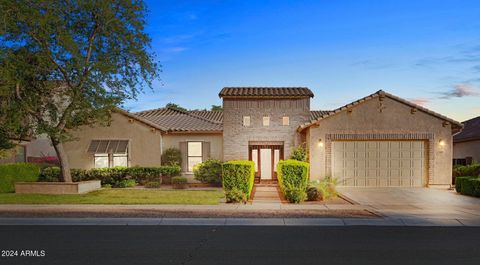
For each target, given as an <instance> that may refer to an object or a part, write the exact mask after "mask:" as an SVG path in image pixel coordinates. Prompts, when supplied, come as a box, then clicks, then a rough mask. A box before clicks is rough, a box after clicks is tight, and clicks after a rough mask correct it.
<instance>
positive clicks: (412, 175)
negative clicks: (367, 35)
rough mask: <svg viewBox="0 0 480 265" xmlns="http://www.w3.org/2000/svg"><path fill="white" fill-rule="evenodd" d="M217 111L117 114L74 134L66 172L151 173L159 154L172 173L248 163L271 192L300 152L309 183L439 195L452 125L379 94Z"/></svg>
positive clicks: (233, 94)
mask: <svg viewBox="0 0 480 265" xmlns="http://www.w3.org/2000/svg"><path fill="white" fill-rule="evenodd" d="M219 96H220V97H221V98H222V99H223V111H181V110H177V109H171V108H160V109H153V110H147V111H142V112H137V113H130V112H127V111H124V110H117V111H116V112H115V113H113V116H112V122H111V125H110V126H108V127H101V126H94V127H82V128H80V129H79V130H76V131H74V132H73V133H74V134H75V136H77V138H78V140H77V141H72V142H68V143H66V144H65V149H66V151H67V154H68V157H69V160H70V163H71V167H73V168H92V167H109V166H135V165H139V166H156V165H160V164H161V154H162V153H163V151H164V150H166V149H167V148H169V147H176V148H179V149H180V150H181V153H182V156H183V163H182V171H183V172H184V175H186V176H187V177H189V178H190V180H191V181H193V176H192V172H191V171H192V168H193V166H194V165H195V164H197V163H199V162H201V161H204V160H206V159H208V158H215V159H220V160H224V161H227V160H234V159H249V160H252V161H254V162H255V164H256V171H257V173H256V182H275V180H276V165H277V162H278V161H279V160H281V159H287V158H288V157H289V155H290V153H291V151H292V148H294V147H296V146H298V145H300V144H305V145H306V148H307V149H308V154H309V156H308V158H309V162H310V164H311V169H310V170H311V172H310V178H311V179H312V180H315V179H321V178H323V177H325V176H332V177H335V178H338V180H339V185H346V186H406V187H424V186H435V185H449V184H450V183H451V172H452V163H451V161H452V152H453V141H452V135H453V134H455V133H457V132H459V131H460V130H461V129H462V124H461V123H459V122H457V121H454V120H452V119H449V118H447V117H445V116H443V115H440V114H438V113H435V112H433V111H430V110H428V109H426V108H424V107H421V106H418V105H415V104H413V103H411V102H409V101H406V100H404V99H402V98H399V97H397V96H394V95H391V94H389V93H387V92H384V91H378V92H375V93H373V94H371V95H368V96H366V97H364V98H362V99H359V100H357V101H355V102H352V103H349V104H347V105H344V106H342V107H340V108H338V109H335V110H329V111H322V110H310V99H311V98H312V97H313V96H314V95H313V93H312V91H311V90H309V89H308V88H305V87H225V88H223V89H222V90H221V91H220V93H219Z"/></svg>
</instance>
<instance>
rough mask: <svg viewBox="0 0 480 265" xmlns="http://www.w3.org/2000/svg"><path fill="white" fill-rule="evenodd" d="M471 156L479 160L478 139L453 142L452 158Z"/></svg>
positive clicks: (479, 145) (479, 147)
mask: <svg viewBox="0 0 480 265" xmlns="http://www.w3.org/2000/svg"><path fill="white" fill-rule="evenodd" d="M469 156H471V157H473V160H475V161H479V162H480V140H476V141H468V142H461V143H454V144H453V158H465V157H469Z"/></svg>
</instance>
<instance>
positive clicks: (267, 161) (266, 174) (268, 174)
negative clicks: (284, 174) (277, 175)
mask: <svg viewBox="0 0 480 265" xmlns="http://www.w3.org/2000/svg"><path fill="white" fill-rule="evenodd" d="M260 163H261V164H260V170H261V172H260V179H262V180H264V179H270V180H271V179H272V149H266V148H265V149H263V148H262V149H260Z"/></svg>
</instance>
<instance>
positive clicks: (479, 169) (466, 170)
mask: <svg viewBox="0 0 480 265" xmlns="http://www.w3.org/2000/svg"><path fill="white" fill-rule="evenodd" d="M453 176H454V177H464V176H473V177H478V176H480V163H477V162H475V163H473V164H471V165H466V166H454V167H453Z"/></svg>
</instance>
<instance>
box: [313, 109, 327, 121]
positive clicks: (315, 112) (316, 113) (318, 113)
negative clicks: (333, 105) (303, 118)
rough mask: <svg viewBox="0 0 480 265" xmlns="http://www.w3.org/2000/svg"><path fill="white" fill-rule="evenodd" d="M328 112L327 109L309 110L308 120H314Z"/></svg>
mask: <svg viewBox="0 0 480 265" xmlns="http://www.w3.org/2000/svg"><path fill="white" fill-rule="evenodd" d="M328 113H330V111H329V110H311V111H310V120H312V121H313V120H316V119H318V118H320V117H321V116H323V115H326V114H328Z"/></svg>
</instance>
